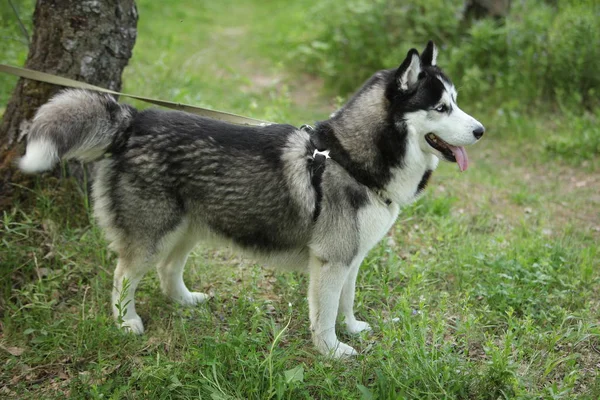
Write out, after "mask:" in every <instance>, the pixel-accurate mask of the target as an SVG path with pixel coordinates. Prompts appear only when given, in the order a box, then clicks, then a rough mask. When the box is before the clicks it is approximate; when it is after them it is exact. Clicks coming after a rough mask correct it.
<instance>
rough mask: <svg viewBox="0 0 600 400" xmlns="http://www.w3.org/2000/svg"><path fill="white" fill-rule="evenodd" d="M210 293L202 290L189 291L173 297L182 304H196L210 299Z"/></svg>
mask: <svg viewBox="0 0 600 400" xmlns="http://www.w3.org/2000/svg"><path fill="white" fill-rule="evenodd" d="M209 297H210V296H209V295H207V294H206V293H200V292H187V293H186V294H184V295H182V296H178V297H174V298H173V299H174V300H175V301H176V302H178V303H179V304H181V305H184V306H190V307H191V306H195V305H197V304H201V303H204V302H205V301H206V300H208V299H209Z"/></svg>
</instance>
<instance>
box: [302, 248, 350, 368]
mask: <svg viewBox="0 0 600 400" xmlns="http://www.w3.org/2000/svg"><path fill="white" fill-rule="evenodd" d="M309 270H310V283H309V286H308V308H309V314H310V327H311V331H312V337H313V342H314V344H315V346H316V347H317V350H319V351H320V352H321V353H322V354H325V355H328V356H332V357H334V358H341V357H347V356H353V355H356V354H357V353H356V350H354V349H353V348H352V347H350V346H348V345H347V344H345V343H342V342H340V341H339V340H338V338H337V335H336V333H335V320H336V317H337V313H338V307H339V303H340V295H341V292H342V286H343V284H344V282H345V281H346V278H347V276H348V273H349V272H350V269H349V267H348V266H347V265H345V264H343V263H335V262H323V261H321V260H320V259H319V258H318V257H315V256H314V255H311V259H310V262H309Z"/></svg>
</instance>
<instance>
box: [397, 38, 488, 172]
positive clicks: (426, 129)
mask: <svg viewBox="0 0 600 400" xmlns="http://www.w3.org/2000/svg"><path fill="white" fill-rule="evenodd" d="M437 53H438V51H437V48H436V46H435V44H433V42H431V41H430V42H429V43H428V44H427V47H426V48H425V50H424V51H423V53H422V54H421V55H420V56H419V52H418V51H417V50H416V49H411V50H410V51H409V52H408V54H407V56H406V59H405V60H404V61H403V62H402V64H401V65H400V66H399V67H398V69H396V70H395V73H394V74H393V79H391V80H390V81H388V84H387V88H386V97H387V99H388V101H389V102H390V113H391V116H392V118H393V119H394V122H395V123H396V124H397V125H399V127H401V128H405V129H407V130H408V132H409V134H412V135H417V139H418V141H419V145H420V147H421V150H422V151H423V152H425V153H432V154H434V155H436V156H437V157H439V158H440V159H442V160H446V161H450V162H456V163H457V164H458V166H459V168H460V170H461V171H464V170H465V169H467V166H468V158H467V153H466V151H465V149H464V147H463V146H465V145H470V144H473V143H475V142H477V141H478V140H479V139H480V138H481V136H482V135H483V133H484V131H485V128H484V127H483V125H482V124H481V123H480V122H479V121H477V120H476V119H475V118H473V117H471V116H470V115H469V114H467V113H465V112H464V111H462V110H461V109H460V108H459V107H458V104H457V103H456V95H457V93H456V89H455V87H454V85H453V84H452V81H450V79H449V78H448V77H447V76H446V75H445V74H444V73H443V72H442V71H441V69H440V68H439V67H438V66H437V65H436V58H437Z"/></svg>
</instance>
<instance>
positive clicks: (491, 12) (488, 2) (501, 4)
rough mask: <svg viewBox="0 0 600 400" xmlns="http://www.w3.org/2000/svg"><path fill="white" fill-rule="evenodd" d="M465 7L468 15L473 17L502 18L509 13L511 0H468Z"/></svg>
mask: <svg viewBox="0 0 600 400" xmlns="http://www.w3.org/2000/svg"><path fill="white" fill-rule="evenodd" d="M465 8H466V15H468V16H470V17H471V18H475V19H480V18H485V17H493V18H496V19H502V18H505V17H506V16H507V15H508V11H509V9H510V0H467V2H466V7H465Z"/></svg>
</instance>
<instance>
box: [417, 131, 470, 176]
mask: <svg viewBox="0 0 600 400" xmlns="http://www.w3.org/2000/svg"><path fill="white" fill-rule="evenodd" d="M425 140H426V141H427V143H428V144H429V145H430V146H431V147H433V148H434V149H436V150H437V151H439V152H440V153H442V154H443V155H444V158H445V159H446V160H447V161H450V162H455V163H457V164H458V168H460V170H461V172H462V171H464V170H466V169H467V167H468V166H469V158H468V157H467V151H466V150H465V148H464V147H462V146H452V145H451V144H448V143H446V142H444V141H443V140H442V139H440V138H439V137H438V136H436V135H434V134H433V133H428V134H427V135H425Z"/></svg>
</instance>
